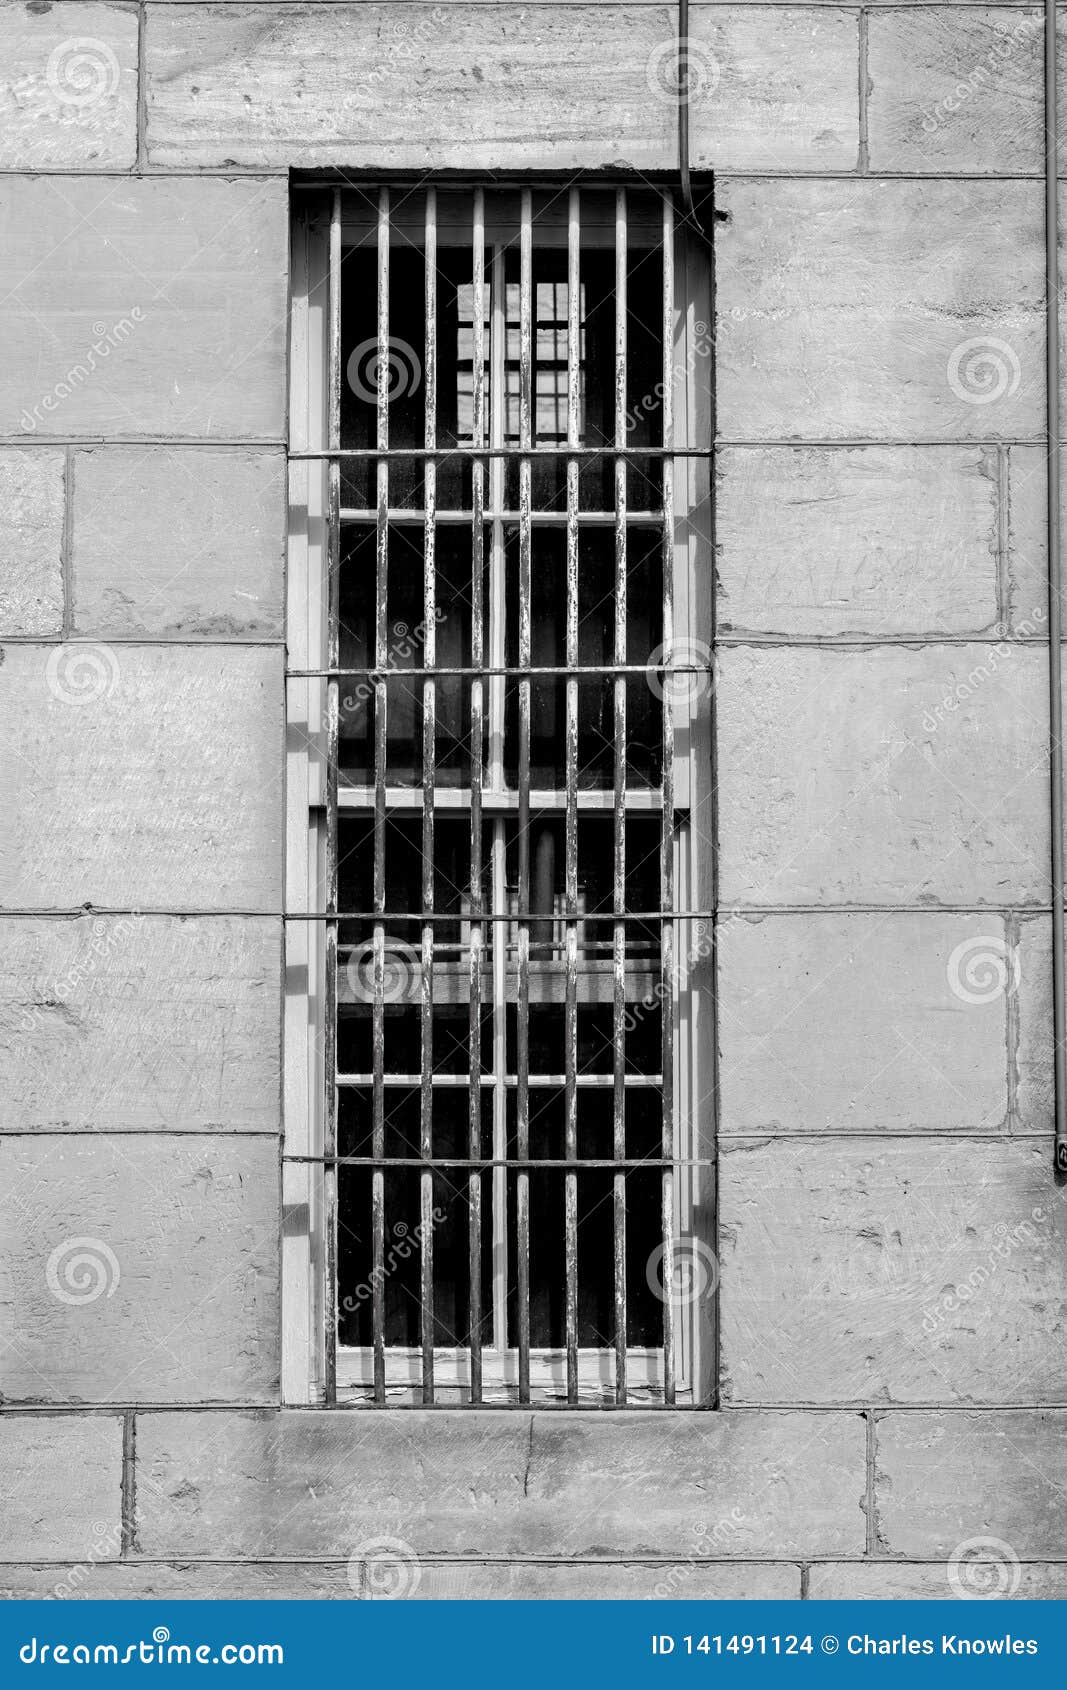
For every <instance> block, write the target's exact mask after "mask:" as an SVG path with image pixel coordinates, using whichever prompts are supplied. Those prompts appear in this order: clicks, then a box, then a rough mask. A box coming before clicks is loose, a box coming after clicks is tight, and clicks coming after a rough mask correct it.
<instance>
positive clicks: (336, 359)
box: [322, 188, 341, 1407]
mask: <svg viewBox="0 0 1067 1690" xmlns="http://www.w3.org/2000/svg"><path fill="white" fill-rule="evenodd" d="M327 311H328V325H327V332H328V348H327V360H328V368H327V375H326V382H327V397H326V405H327V416H326V430H327V439H328V440H329V442H330V445H331V446H339V445H340V441H341V191H340V189H339V188H338V189H335V191H334V195H333V202H332V206H331V211H330V278H329V302H328V305H327ZM340 509H341V465H340V463H339V462H338V460H337V459H336V458H334V459H332V460H331V461H330V464H329V469H328V489H327V540H326V664H327V668H328V669H335V668H337V666H338V664H339V663H340V625H341V618H340V597H341V593H340V588H341V524H340V521H339V512H340ZM340 720H341V713H340V687H339V684H338V680H337V678H336V677H330V678H329V679H328V680H327V682H326V746H325V751H326V792H325V798H326V840H325V865H324V869H325V881H326V884H325V888H324V890H325V894H326V926H325V928H324V930H323V932H324V940H325V943H324V952H325V967H326V980H325V991H324V993H323V1008H324V1014H325V1024H324V1026H323V1030H322V1031H323V1039H322V1043H323V1068H324V1071H325V1072H324V1085H325V1095H324V1098H323V1133H322V1139H323V1147H324V1151H325V1154H326V1155H327V1156H336V1154H337V1084H336V1076H337V927H338V919H337V768H338V752H339V744H340V738H339V736H340ZM323 1200H324V1210H325V1217H324V1219H325V1232H326V1240H325V1243H326V1248H325V1280H326V1283H325V1287H324V1299H323V1300H324V1306H325V1313H326V1341H325V1352H324V1368H323V1388H324V1394H325V1397H326V1402H327V1404H328V1405H329V1406H331V1407H332V1406H333V1405H334V1404H335V1403H336V1401H337V1173H336V1164H333V1165H331V1166H329V1167H328V1168H327V1170H326V1174H325V1178H324V1191H323Z"/></svg>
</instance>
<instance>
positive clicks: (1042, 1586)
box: [808, 1560, 1067, 1602]
mask: <svg viewBox="0 0 1067 1690" xmlns="http://www.w3.org/2000/svg"><path fill="white" fill-rule="evenodd" d="M1007 1565H1008V1576H1007V1579H1006V1580H1005V1582H1003V1583H1000V1582H996V1583H995V1584H994V1585H993V1586H992V1588H991V1590H990V1594H991V1595H992V1594H993V1591H994V1590H995V1591H996V1593H997V1594H998V1595H999V1596H1000V1597H1002V1598H1003V1599H1004V1600H1005V1601H1011V1600H1015V1601H1017V1602H1062V1601H1063V1600H1064V1599H1065V1598H1067V1566H1064V1565H1062V1564H1061V1565H1058V1566H1057V1565H1055V1564H1054V1563H1053V1564H1050V1563H1048V1562H1046V1563H1045V1564H1044V1565H1042V1564H1041V1563H1037V1564H1035V1563H1033V1562H1029V1563H1026V1564H1024V1565H1021V1566H1020V1567H1018V1568H1016V1569H1012V1567H1011V1564H1010V1562H1009V1563H1008V1564H1007ZM1015 1573H1017V1574H1018V1580H1019V1582H1018V1585H1017V1586H1016V1588H1015V1589H1014V1590H1013V1589H1012V1588H1011V1587H1012V1585H1013V1584H1014V1582H1015V1578H1014V1575H1015ZM994 1578H996V1574H995V1573H994ZM808 1597H809V1599H810V1600H811V1601H812V1602H955V1601H958V1600H959V1595H958V1592H957V1591H956V1589H955V1588H954V1587H953V1585H952V1583H951V1582H950V1579H949V1563H948V1562H947V1561H918V1562H917V1561H885V1560H881V1561H865V1562H859V1561H838V1562H836V1563H834V1562H828V1563H819V1562H816V1563H815V1565H814V1566H812V1567H810V1568H809V1569H808Z"/></svg>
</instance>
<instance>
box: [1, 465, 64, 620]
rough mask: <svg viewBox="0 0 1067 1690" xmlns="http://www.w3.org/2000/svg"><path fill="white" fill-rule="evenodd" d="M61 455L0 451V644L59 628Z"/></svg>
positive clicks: (61, 532)
mask: <svg viewBox="0 0 1067 1690" xmlns="http://www.w3.org/2000/svg"><path fill="white" fill-rule="evenodd" d="M63 503H64V495H63V454H62V452H56V451H35V450H21V449H19V450H12V451H7V452H4V451H0V638H2V637H10V636H12V635H23V636H25V635H27V634H58V633H59V632H60V631H61V629H62V627H63Z"/></svg>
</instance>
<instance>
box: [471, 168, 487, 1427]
mask: <svg viewBox="0 0 1067 1690" xmlns="http://www.w3.org/2000/svg"><path fill="white" fill-rule="evenodd" d="M471 248H472V254H471V268H472V282H473V288H472V294H473V304H472V322H471V364H472V369H471V385H472V395H473V417H472V423H471V431H472V437H473V443H474V445H475V447H477V446H479V445H482V444H484V440H485V193H484V191H483V190H482V189H481V188H476V189H475V191H474V204H473V215H472V220H471ZM484 512H485V464H484V462H483V461H481V460H480V459H478V458H475V459H474V461H473V463H472V464H471V664H472V666H473V668H474V669H475V670H477V671H479V672H480V671H481V669H482V661H483V639H482V636H483V628H482V623H483V615H484V602H483V594H484V569H485V528H484ZM483 731H484V730H483V700H482V680H481V678H480V673H479V674H477V675H476V676H475V678H474V679H473V680H472V681H471V834H470V839H471V883H470V911H471V920H470V1022H469V1035H468V1037H469V1045H470V1051H469V1055H470V1069H469V1071H470V1115H469V1135H470V1153H471V1155H472V1156H478V1155H479V1154H480V1152H481V1136H482V1098H481V1084H480V1081H481V1069H482V950H483V945H484V937H485V929H484V927H482V926H481V924H480V920H479V918H480V916H481V915H482V906H483V897H482V773H483V771H482V739H483ZM468 1204H469V1276H470V1289H469V1311H468V1312H469V1316H470V1392H471V1401H472V1402H480V1401H481V1397H482V1182H481V1176H480V1174H472V1175H471V1178H470V1181H469V1184H468Z"/></svg>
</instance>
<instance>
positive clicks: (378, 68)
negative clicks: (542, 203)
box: [147, 4, 859, 170]
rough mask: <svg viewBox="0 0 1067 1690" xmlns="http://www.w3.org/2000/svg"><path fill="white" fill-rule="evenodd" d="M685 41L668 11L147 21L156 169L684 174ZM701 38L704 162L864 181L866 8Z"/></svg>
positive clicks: (368, 13)
mask: <svg viewBox="0 0 1067 1690" xmlns="http://www.w3.org/2000/svg"><path fill="white" fill-rule="evenodd" d="M676 30H677V21H676V18H675V16H674V13H673V12H672V10H671V8H670V7H669V6H667V5H653V6H648V5H636V6H635V5H623V6H616V7H613V8H611V10H610V11H609V10H608V9H606V8H604V9H601V8H597V7H582V6H569V5H566V6H536V7H527V8H524V9H522V10H520V11H519V12H518V13H516V12H515V9H514V7H511V6H508V5H504V4H498V5H486V4H474V5H459V4H451V5H448V6H444V7H442V6H430V5H424V6H414V5H412V6H407V7H405V8H404V15H403V17H400V16H398V14H397V11H396V8H395V6H390V5H378V6H375V5H359V6H306V7H292V8H288V9H286V10H285V11H279V10H278V9H277V8H276V7H272V6H255V5H249V6H246V7H242V8H241V9H240V10H239V11H237V10H234V11H233V12H227V10H225V9H223V8H220V7H207V6H186V7H179V6H173V7H168V8H166V10H163V9H161V8H152V10H151V11H150V12H149V28H148V37H147V47H148V60H147V63H148V85H147V99H148V151H149V157H150V159H151V160H152V162H153V163H154V164H166V165H178V166H189V165H192V166H194V167H195V166H198V165H225V164H230V163H233V164H238V165H242V166H250V167H259V166H262V165H265V164H270V165H273V166H276V167H286V166H288V165H291V164H297V165H313V164H319V165H322V164H342V165H346V166H349V167H352V166H356V165H363V164H366V165H371V166H374V165H380V164H382V162H383V160H385V159H386V158H388V160H389V163H390V165H391V166H392V167H393V168H395V167H397V166H400V165H407V166H415V167H417V168H423V167H427V168H431V169H435V170H440V169H446V168H449V167H457V168H463V169H467V170H470V169H477V168H479V167H481V166H486V167H492V168H500V167H501V166H512V167H516V168H520V169H527V168H530V167H531V166H534V165H541V166H550V167H553V168H556V167H559V168H578V167H586V168H593V167H598V166H599V167H610V166H617V165H631V166H637V167H639V168H642V169H655V168H658V169H670V168H672V167H673V166H674V163H675V158H674V149H675V130H674V123H675V108H676V103H677V95H676V85H675V77H676V74H677V73H676V69H675V39H676ZM691 40H692V41H693V43H694V45H693V49H692V53H691V58H690V87H691V90H692V97H691V132H692V143H693V159H694V163H696V164H698V165H701V166H703V165H708V166H713V167H715V168H717V169H720V170H723V169H755V168H760V169H765V168H769V169H776V168H786V169H797V170H800V169H811V168H814V169H819V168H823V169H845V170H848V169H851V168H853V167H854V166H855V163H856V157H857V151H858V140H859V111H858V105H859V102H858V87H857V85H858V77H857V64H858V27H857V21H856V14H855V13H854V12H851V11H848V10H845V9H840V10H837V9H833V8H825V9H823V8H819V9H817V10H815V11H811V10H809V9H806V8H800V7H798V8H796V9H795V10H793V9H789V10H788V11H782V10H780V9H777V8H776V9H775V10H774V11H771V10H770V9H768V8H752V7H749V6H745V5H742V6H735V7H706V8H699V9H694V12H693V14H692V25H691Z"/></svg>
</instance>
